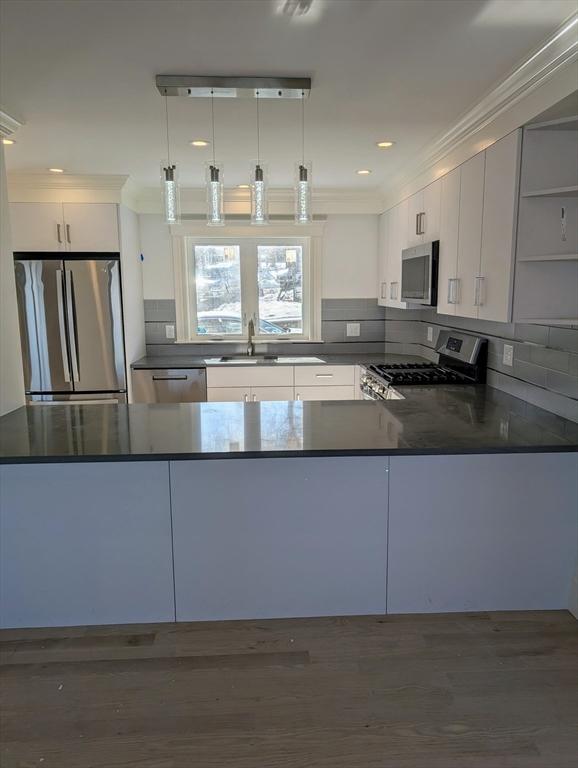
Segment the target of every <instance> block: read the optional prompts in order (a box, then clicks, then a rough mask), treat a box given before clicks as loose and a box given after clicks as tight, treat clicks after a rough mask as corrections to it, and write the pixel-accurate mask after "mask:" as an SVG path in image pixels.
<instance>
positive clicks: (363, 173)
mask: <svg viewBox="0 0 578 768" xmlns="http://www.w3.org/2000/svg"><path fill="white" fill-rule="evenodd" d="M356 173H357V175H358V176H369V174H370V173H371V171H370V170H369V168H362V169H361V170H359V171H356Z"/></svg>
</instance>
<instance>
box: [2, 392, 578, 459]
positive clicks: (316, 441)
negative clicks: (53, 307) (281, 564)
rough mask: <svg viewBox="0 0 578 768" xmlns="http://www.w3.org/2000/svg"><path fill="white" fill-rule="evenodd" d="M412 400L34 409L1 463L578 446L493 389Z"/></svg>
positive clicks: (25, 412)
mask: <svg viewBox="0 0 578 768" xmlns="http://www.w3.org/2000/svg"><path fill="white" fill-rule="evenodd" d="M400 390H401V391H403V394H404V395H406V399H405V400H390V401H380V402H372V401H365V400H360V401H331V402H301V401H292V402H261V403H186V404H180V405H176V404H175V405H170V404H166V405H165V404H155V405H144V404H143V405H36V406H29V407H24V408H20V409H18V410H16V411H13V412H12V413H9V414H7V415H6V416H3V417H2V418H1V419H0V462H1V463H20V462H47V461H48V462H50V461H52V462H59V461H98V460H101V461H102V460H105V461H119V460H143V459H148V460H152V459H159V460H161V459H165V460H166V459H169V458H170V459H211V458H233V457H239V458H259V457H275V456H331V455H397V454H399V455H412V454H418V455H419V454H422V455H427V454H461V453H464V454H465V453H516V452H546V451H578V424H575V423H573V422H569V421H566V420H565V419H561V418H559V417H557V416H554V415H552V414H550V413H547V412H546V411H542V410H541V409H538V408H535V407H534V406H530V405H529V404H528V403H525V402H523V401H521V400H518V399H517V398H513V397H511V396H509V395H505V394H503V393H500V392H497V391H496V390H493V389H491V388H485V387H478V388H475V387H456V386H454V387H451V386H447V387H445V386H435V387H404V388H400Z"/></svg>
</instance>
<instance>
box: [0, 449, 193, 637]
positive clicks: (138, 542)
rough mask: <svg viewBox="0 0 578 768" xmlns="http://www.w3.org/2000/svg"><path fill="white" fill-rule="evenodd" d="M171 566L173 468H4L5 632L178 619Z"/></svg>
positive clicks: (1, 577) (0, 503)
mask: <svg viewBox="0 0 578 768" xmlns="http://www.w3.org/2000/svg"><path fill="white" fill-rule="evenodd" d="M203 463H204V462H203ZM171 559H172V541H171V512H170V497H169V467H168V462H167V461H164V462H162V461H158V462H157V461H145V462H138V461H136V462H133V461H119V462H94V463H92V462H86V463H84V462H81V463H76V462H71V463H62V464H17V465H5V466H3V467H0V624H1V626H2V627H63V626H74V625H82V624H126V623H134V622H138V623H141V622H157V621H174V615H175V614H174V591H173V569H172V563H171Z"/></svg>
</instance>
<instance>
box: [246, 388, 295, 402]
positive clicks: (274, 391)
mask: <svg viewBox="0 0 578 768" xmlns="http://www.w3.org/2000/svg"><path fill="white" fill-rule="evenodd" d="M263 400H295V396H294V391H293V387H251V401H252V402H254V403H255V402H257V403H260V402H262V401H263Z"/></svg>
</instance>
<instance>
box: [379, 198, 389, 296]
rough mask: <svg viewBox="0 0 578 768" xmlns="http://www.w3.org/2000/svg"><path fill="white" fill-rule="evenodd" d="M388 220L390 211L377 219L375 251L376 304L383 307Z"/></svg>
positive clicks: (385, 284)
mask: <svg viewBox="0 0 578 768" xmlns="http://www.w3.org/2000/svg"><path fill="white" fill-rule="evenodd" d="M389 219H390V211H386V212H385V213H382V214H381V215H380V217H379V229H378V250H377V303H378V304H379V306H380V307H384V306H385V302H386V299H387V252H388V245H389V241H388V238H389Z"/></svg>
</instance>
